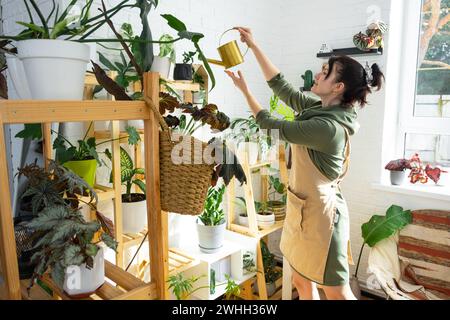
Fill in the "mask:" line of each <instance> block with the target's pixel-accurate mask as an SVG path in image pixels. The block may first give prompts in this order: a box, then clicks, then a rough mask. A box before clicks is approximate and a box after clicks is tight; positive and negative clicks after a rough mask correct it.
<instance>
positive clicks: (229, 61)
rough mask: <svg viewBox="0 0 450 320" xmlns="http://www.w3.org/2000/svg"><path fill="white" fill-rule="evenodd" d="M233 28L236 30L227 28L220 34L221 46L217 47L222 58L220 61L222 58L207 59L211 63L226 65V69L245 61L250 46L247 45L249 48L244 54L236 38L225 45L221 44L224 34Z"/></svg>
mask: <svg viewBox="0 0 450 320" xmlns="http://www.w3.org/2000/svg"><path fill="white" fill-rule="evenodd" d="M231 30H234V29H228V30H226V31H225V32H224V33H222V35H221V36H220V39H219V48H217V50H218V51H219V55H220V58H221V59H222V60H221V61H220V60H214V59H206V60H207V61H208V62H209V63H212V64H216V65H219V66H222V67H225V69H229V68H231V67H234V66H237V65H238V64H241V63H242V62H244V56H245V55H246V54H247V52H248V47H247V50H246V51H245V53H244V55H242V53H241V50H240V49H239V46H238V44H237V42H236V40H233V41H230V42H227V43H225V44H224V45H220V43H221V41H222V37H223V36H224V34H225V33H227V32H228V31H231Z"/></svg>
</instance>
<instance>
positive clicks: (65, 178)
mask: <svg viewBox="0 0 450 320" xmlns="http://www.w3.org/2000/svg"><path fill="white" fill-rule="evenodd" d="M21 175H23V176H25V177H26V178H28V182H29V185H30V188H29V189H28V190H27V191H26V192H25V193H24V196H30V197H32V203H33V209H34V210H39V212H38V215H37V217H35V218H34V219H32V220H31V221H30V222H28V223H27V224H26V226H27V227H28V228H30V229H32V230H33V232H34V234H33V237H34V238H35V239H36V242H35V245H34V248H33V249H36V250H37V252H36V253H35V254H34V255H33V257H32V258H31V261H32V262H34V263H36V268H35V270H34V274H33V277H32V278H31V280H30V288H31V286H33V284H34V281H35V280H36V279H40V278H41V277H42V276H43V275H44V274H45V273H46V272H47V271H49V272H50V276H51V278H52V280H53V281H54V282H55V284H56V285H57V286H58V287H59V288H60V289H61V290H64V291H65V292H66V293H67V294H68V295H70V296H74V297H85V296H88V295H90V294H91V293H93V292H94V291H95V290H96V289H98V288H99V287H100V286H101V285H102V284H103V283H104V281H105V276H104V272H105V271H104V257H103V248H104V247H103V245H102V243H103V244H105V245H106V246H108V247H109V248H111V249H113V250H115V249H116V248H117V242H116V241H115V240H114V227H113V224H112V222H111V221H110V220H109V219H107V218H106V217H105V216H104V215H103V214H101V213H100V212H98V211H97V195H96V194H95V191H94V190H93V189H92V188H90V187H89V185H88V184H87V183H86V182H85V181H84V180H82V179H81V178H79V177H78V176H77V175H75V174H73V173H72V172H71V171H69V170H67V169H66V168H64V167H62V166H60V165H58V164H57V163H56V162H54V161H50V163H49V168H48V170H45V169H43V168H41V167H39V166H37V165H36V164H31V165H28V166H25V167H23V168H20V169H19V176H21ZM85 189H89V190H90V193H89V194H90V200H89V201H88V202H85V203H86V204H88V205H89V206H90V207H91V210H94V211H96V217H97V221H93V222H86V221H85V220H84V218H83V216H82V214H81V212H80V203H81V202H84V200H81V199H80V197H79V196H80V195H82V194H83V191H84V190H85ZM40 208H43V209H40Z"/></svg>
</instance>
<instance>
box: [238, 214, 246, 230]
mask: <svg viewBox="0 0 450 320" xmlns="http://www.w3.org/2000/svg"><path fill="white" fill-rule="evenodd" d="M241 214H242V213H240V214H239V216H238V222H239V224H240V225H241V226H244V227H248V217H247V216H242V215H241Z"/></svg>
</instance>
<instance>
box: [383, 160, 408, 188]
mask: <svg viewBox="0 0 450 320" xmlns="http://www.w3.org/2000/svg"><path fill="white" fill-rule="evenodd" d="M384 168H385V169H386V170H389V171H390V178H391V184H393V185H402V184H403V182H404V181H405V178H406V169H411V165H410V161H409V160H407V159H397V160H392V161H390V162H389V163H388V164H387V165H386V166H385V167H384Z"/></svg>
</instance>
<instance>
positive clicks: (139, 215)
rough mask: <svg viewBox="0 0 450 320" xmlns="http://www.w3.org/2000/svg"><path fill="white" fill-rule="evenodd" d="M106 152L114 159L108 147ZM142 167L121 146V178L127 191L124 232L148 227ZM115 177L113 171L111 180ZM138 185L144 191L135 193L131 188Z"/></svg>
mask: <svg viewBox="0 0 450 320" xmlns="http://www.w3.org/2000/svg"><path fill="white" fill-rule="evenodd" d="M105 154H106V156H107V157H108V159H109V160H111V161H112V154H111V152H110V151H109V150H108V149H106V150H105ZM144 174H145V171H144V169H142V168H135V167H134V164H133V160H132V159H131V157H130V155H129V154H128V153H127V152H126V151H125V149H124V148H122V147H120V179H121V182H122V185H124V186H125V187H126V191H125V193H124V194H122V215H123V221H122V223H123V232H124V233H129V234H136V233H139V232H141V231H142V230H144V229H145V228H146V227H147V201H146V196H145V183H144V182H143V181H142V180H141V179H140V178H139V175H144ZM112 179H113V176H112V172H111V179H110V180H111V181H112ZM133 185H136V186H137V187H138V188H139V189H140V190H141V191H142V192H143V193H134V192H132V190H131V188H132V187H133Z"/></svg>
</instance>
